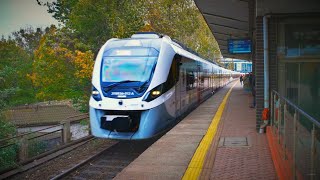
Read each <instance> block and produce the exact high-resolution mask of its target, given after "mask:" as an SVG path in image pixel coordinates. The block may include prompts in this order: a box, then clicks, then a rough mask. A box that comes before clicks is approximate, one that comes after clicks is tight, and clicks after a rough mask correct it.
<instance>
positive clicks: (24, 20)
mask: <svg viewBox="0 0 320 180" xmlns="http://www.w3.org/2000/svg"><path fill="white" fill-rule="evenodd" d="M50 1H52V0H50ZM50 24H56V25H57V24H58V22H57V21H56V20H55V19H54V18H52V17H51V14H49V13H47V8H46V7H43V6H39V5H38V4H37V1H36V0H0V38H1V36H2V35H5V37H7V36H8V35H10V34H11V32H14V31H18V30H19V29H20V28H24V27H29V26H32V27H34V28H37V27H46V26H49V25H50Z"/></svg>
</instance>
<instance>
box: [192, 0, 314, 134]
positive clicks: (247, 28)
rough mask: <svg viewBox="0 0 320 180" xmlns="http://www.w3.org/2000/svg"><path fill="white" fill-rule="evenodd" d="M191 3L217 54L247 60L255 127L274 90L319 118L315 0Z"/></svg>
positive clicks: (196, 0) (204, 1) (259, 123)
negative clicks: (253, 87)
mask: <svg viewBox="0 0 320 180" xmlns="http://www.w3.org/2000/svg"><path fill="white" fill-rule="evenodd" d="M195 3H196V5H197V7H198V8H199V10H200V12H201V13H202V15H203V17H204V18H205V20H206V22H207V24H208V26H209V27H210V29H211V31H212V33H213V35H214V36H215V38H216V40H217V42H218V44H219V47H220V50H221V53H222V56H223V57H226V58H235V59H246V60H248V61H250V62H252V64H253V65H252V71H253V74H254V75H255V79H256V102H257V105H256V127H257V130H258V129H259V127H260V126H261V124H262V123H263V122H262V113H263V110H264V109H265V108H270V106H272V105H271V101H272V98H273V94H274V92H276V93H279V95H280V96H281V97H284V98H287V99H288V100H289V101H290V102H292V103H294V104H295V105H296V106H297V107H299V108H301V109H302V110H303V111H304V112H305V113H307V114H308V115H310V116H311V117H313V118H314V119H316V120H317V121H318V122H319V121H320V109H319V107H320V1H319V0H281V1H278V0H195ZM237 46H238V47H240V49H237ZM241 46H248V47H241ZM241 48H244V49H241Z"/></svg>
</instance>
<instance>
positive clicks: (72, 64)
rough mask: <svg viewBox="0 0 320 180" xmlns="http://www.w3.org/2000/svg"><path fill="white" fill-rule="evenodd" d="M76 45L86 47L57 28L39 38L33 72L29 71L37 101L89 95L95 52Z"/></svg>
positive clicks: (80, 97) (75, 98) (76, 98)
mask: <svg viewBox="0 0 320 180" xmlns="http://www.w3.org/2000/svg"><path fill="white" fill-rule="evenodd" d="M79 44H80V45H79ZM78 47H80V49H81V48H83V49H86V47H83V46H82V45H81V43H79V42H78V40H77V39H73V40H72V39H69V36H68V34H66V33H65V32H64V31H63V30H58V29H56V28H52V29H50V31H49V32H48V33H46V34H45V35H44V36H43V37H42V39H41V41H40V45H39V47H38V49H37V50H36V51H35V54H34V56H35V59H34V62H33V72H32V73H31V74H29V78H30V79H31V80H32V82H33V85H34V87H35V88H36V97H37V98H38V99H39V100H42V101H48V100H63V99H73V100H77V102H83V101H82V100H81V99H84V98H85V97H89V96H90V95H89V92H90V90H91V84H90V80H91V73H92V69H93V57H94V54H93V53H92V52H91V51H81V50H78V49H77V48H78ZM79 99H80V100H79ZM85 99H87V100H88V98H85ZM85 104H87V102H85Z"/></svg>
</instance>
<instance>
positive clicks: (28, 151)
mask: <svg viewBox="0 0 320 180" xmlns="http://www.w3.org/2000/svg"><path fill="white" fill-rule="evenodd" d="M79 121H84V122H85V123H84V124H87V128H88V129H87V130H88V135H89V134H90V132H89V126H88V125H89V123H88V114H83V115H77V116H72V117H69V118H67V119H66V120H65V121H62V122H61V124H57V125H52V126H49V127H46V128H42V129H39V130H36V131H33V132H27V133H22V134H19V135H17V136H14V137H11V138H6V139H1V140H0V172H3V171H6V170H8V169H11V168H15V167H17V166H19V164H23V163H25V162H26V161H30V159H33V158H34V157H36V156H41V154H44V153H46V152H48V151H54V150H55V149H58V148H59V147H61V146H62V145H66V144H68V143H69V142H71V141H72V140H76V138H73V139H72V135H71V123H74V122H79Z"/></svg>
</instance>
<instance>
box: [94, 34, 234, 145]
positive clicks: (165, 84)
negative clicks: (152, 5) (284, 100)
mask: <svg viewBox="0 0 320 180" xmlns="http://www.w3.org/2000/svg"><path fill="white" fill-rule="evenodd" d="M238 76H239V74H238V73H236V72H233V71H230V70H227V69H223V68H221V67H219V66H217V65H216V64H214V63H213V62H210V61H207V60H204V59H202V58H200V57H199V56H197V55H195V53H191V52H190V51H188V50H187V49H186V48H184V47H183V45H181V44H180V43H177V42H175V41H173V40H171V39H170V37H168V36H162V35H159V34H156V33H138V34H134V35H132V37H131V38H128V39H110V40H108V41H107V42H106V43H105V44H104V45H103V46H102V48H101V49H100V51H99V53H98V55H97V58H96V61H95V65H94V70H93V77H92V85H93V89H92V96H91V98H90V103H89V104H90V125H91V130H92V134H93V135H94V136H96V137H101V138H111V139H127V140H139V139H147V138H151V137H153V136H156V135H158V134H159V133H162V132H164V131H166V130H168V128H171V127H172V126H173V125H175V124H176V123H177V122H178V121H179V119H181V117H182V116H184V115H186V114H187V113H188V112H190V111H191V110H192V109H194V108H195V107H197V106H198V105H199V104H200V103H201V102H202V101H204V100H205V99H206V98H208V97H209V96H210V95H212V94H213V92H214V91H216V89H218V88H220V87H222V86H224V85H226V84H227V83H229V82H230V81H231V80H232V78H234V77H238Z"/></svg>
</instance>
